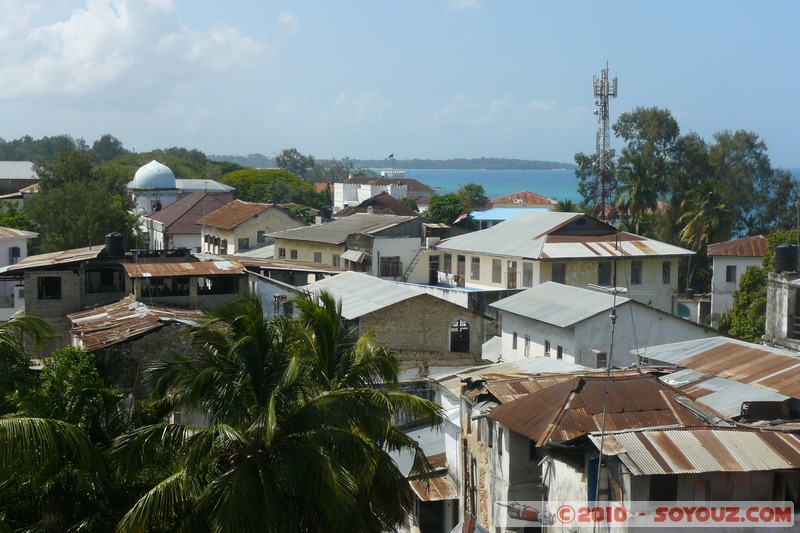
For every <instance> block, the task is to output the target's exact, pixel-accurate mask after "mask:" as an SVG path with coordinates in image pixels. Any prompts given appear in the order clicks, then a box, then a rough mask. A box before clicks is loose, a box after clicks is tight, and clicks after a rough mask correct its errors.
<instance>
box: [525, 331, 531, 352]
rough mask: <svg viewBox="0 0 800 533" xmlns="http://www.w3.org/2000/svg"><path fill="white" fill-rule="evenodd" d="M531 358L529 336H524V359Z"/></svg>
mask: <svg viewBox="0 0 800 533" xmlns="http://www.w3.org/2000/svg"><path fill="white" fill-rule="evenodd" d="M530 356H531V336H530V335H525V357H530Z"/></svg>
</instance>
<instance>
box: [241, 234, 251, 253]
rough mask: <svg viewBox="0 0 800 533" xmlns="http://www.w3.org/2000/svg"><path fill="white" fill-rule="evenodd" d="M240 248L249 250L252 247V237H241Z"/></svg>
mask: <svg viewBox="0 0 800 533" xmlns="http://www.w3.org/2000/svg"><path fill="white" fill-rule="evenodd" d="M239 249H240V250H249V249H250V238H249V237H242V238H240V239H239Z"/></svg>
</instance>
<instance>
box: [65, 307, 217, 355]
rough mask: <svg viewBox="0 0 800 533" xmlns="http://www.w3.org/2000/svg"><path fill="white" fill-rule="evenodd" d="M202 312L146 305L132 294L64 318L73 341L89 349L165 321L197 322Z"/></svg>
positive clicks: (135, 335) (142, 332) (130, 337)
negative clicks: (67, 320) (67, 322)
mask: <svg viewBox="0 0 800 533" xmlns="http://www.w3.org/2000/svg"><path fill="white" fill-rule="evenodd" d="M202 316H203V315H202V313H200V312H199V311H190V310H186V309H174V308H169V307H157V306H147V305H145V304H144V303H142V302H138V301H136V300H135V299H134V297H133V295H131V296H127V297H125V298H123V299H121V300H119V301H117V302H114V303H111V304H109V305H105V306H102V307H98V308H95V309H90V310H88V311H81V312H79V313H72V314H69V315H67V318H68V319H69V320H70V321H71V322H72V326H73V327H72V329H71V330H70V332H71V334H72V337H73V339H74V341H75V344H76V345H79V346H80V347H82V348H83V349H84V350H86V351H87V352H91V351H95V350H99V349H101V348H105V347H107V346H112V345H114V344H118V343H120V342H125V341H127V340H129V339H132V338H135V337H138V336H140V335H144V334H145V333H148V332H150V331H154V330H157V329H160V328H161V327H162V326H163V325H164V324H165V323H167V322H179V323H184V324H197V323H199V322H200V320H201V319H202Z"/></svg>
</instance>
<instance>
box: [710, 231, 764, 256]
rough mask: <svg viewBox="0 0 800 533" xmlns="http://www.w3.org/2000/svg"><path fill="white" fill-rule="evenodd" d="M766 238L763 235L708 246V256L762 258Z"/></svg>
mask: <svg viewBox="0 0 800 533" xmlns="http://www.w3.org/2000/svg"><path fill="white" fill-rule="evenodd" d="M766 251H767V238H766V237H764V236H763V235H755V236H753V237H745V238H743V239H736V240H734V241H728V242H720V243H716V244H709V245H708V256H709V257H714V256H723V255H725V256H735V257H764V254H765V253H766Z"/></svg>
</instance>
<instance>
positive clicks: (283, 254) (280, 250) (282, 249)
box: [278, 248, 286, 259]
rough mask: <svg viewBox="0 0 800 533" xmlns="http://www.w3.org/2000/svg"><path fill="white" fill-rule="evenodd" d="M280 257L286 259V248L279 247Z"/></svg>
mask: <svg viewBox="0 0 800 533" xmlns="http://www.w3.org/2000/svg"><path fill="white" fill-rule="evenodd" d="M278 259H286V248H278Z"/></svg>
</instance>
